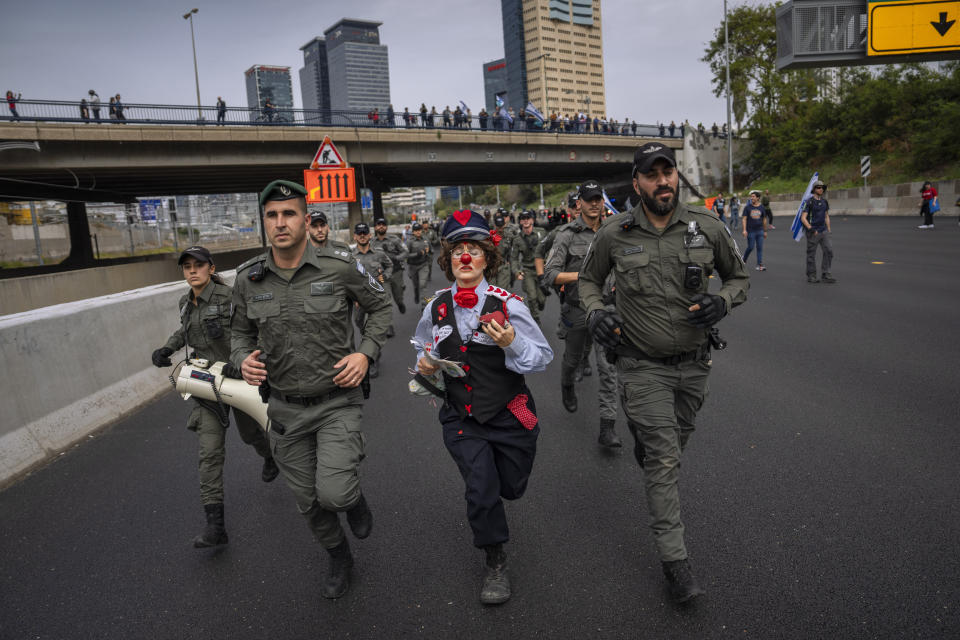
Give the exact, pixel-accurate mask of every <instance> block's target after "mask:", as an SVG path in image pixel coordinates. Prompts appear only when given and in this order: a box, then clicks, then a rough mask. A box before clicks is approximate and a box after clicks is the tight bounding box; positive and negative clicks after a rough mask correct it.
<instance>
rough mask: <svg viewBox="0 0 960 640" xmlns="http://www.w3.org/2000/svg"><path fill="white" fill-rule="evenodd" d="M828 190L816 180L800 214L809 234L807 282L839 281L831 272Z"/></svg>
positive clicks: (832, 282) (831, 251) (807, 234)
mask: <svg viewBox="0 0 960 640" xmlns="http://www.w3.org/2000/svg"><path fill="white" fill-rule="evenodd" d="M826 190H827V185H826V184H824V182H823V181H822V180H817V181H816V182H814V183H813V195H811V196H810V197H809V198H808V199H807V200H806V201H805V202H804V203H803V208H802V210H801V214H800V223H801V224H803V226H804V228H805V229H806V236H807V282H809V283H811V284H812V283H816V282H826V283H827V284H834V283H835V282H836V281H837V280H836V278H834V277H833V275H831V273H830V265H831V264H832V263H833V243H831V242H830V203H829V202H827V199H826V198H824V197H823V192H824V191H826ZM817 247H820V252H821V254H822V259H821V263H820V271H821V274H820V278H817ZM757 255H758V256H759V255H760V254H759V253H758V254H757Z"/></svg>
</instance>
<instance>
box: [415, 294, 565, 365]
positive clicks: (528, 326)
mask: <svg viewBox="0 0 960 640" xmlns="http://www.w3.org/2000/svg"><path fill="white" fill-rule="evenodd" d="M489 286H490V285H488V284H487V280H486V278H484V279H483V280H482V281H481V282H480V284H478V285H477V288H476V294H477V304H475V305H474V306H473V308H471V309H466V308H464V307H461V306H460V305H458V304H457V303H456V302H454V304H453V317H454V318H455V319H456V321H457V331H458V332H459V333H460V340H461V342H463V343H464V344H466V343H467V342H468V341H469V340H476V341H480V342H483V343H484V344H491V345H492V344H496V343H495V342H493V338H491V337H490V336H488V335H487V334H485V333H484V332H483V331H481V330H480V329H479V326H480V311H481V309H483V303H484V301H485V300H486V299H487V293H486V292H487V289H488V288H489ZM457 290H458V289H457V285H456V283H454V285H453V287H451V293H453V294H454V295H456V293H457ZM432 309H433V304H432V303H431V304H428V305H427V306H426V308H425V309H424V310H423V314H422V315H421V316H420V321H419V322H418V323H417V331H416V333H415V334H414V342H415V348H416V350H417V360H419V359H420V358H422V357H423V353H424V347H423V345H430V348H431V351H432V350H433V345H434V342H435V341H436V339H437V337H438V336H439V327H437V326H436V325H434V324H433V317H432V315H431V311H432ZM507 312H508V314H509V316H510V324H512V325H513V330H514V334H515V335H514V338H513V342H511V343H510V344H509V345H508V346H507V347H506V348H505V349H504V350H503V354H504V364H505V365H506V367H507V369H509V370H510V371H513V372H515V373H519V374H521V375H523V374H527V373H535V372H537V371H543V370H544V369H546V368H547V365H548V364H550V361H551V360H553V349H551V348H550V344H549V343H547V339H546V338H544V337H543V332H542V331H540V327H539V326H537V323H536V322H534V321H533V317H532V316H531V315H530V310H529V309H527V305H526V304H524V303H523V301H522V300H520V299H519V298H516V297H513V298H510V299H508V300H507Z"/></svg>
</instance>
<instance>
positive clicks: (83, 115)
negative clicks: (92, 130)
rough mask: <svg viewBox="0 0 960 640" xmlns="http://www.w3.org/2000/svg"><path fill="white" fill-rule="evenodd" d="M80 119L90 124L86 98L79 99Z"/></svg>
mask: <svg viewBox="0 0 960 640" xmlns="http://www.w3.org/2000/svg"><path fill="white" fill-rule="evenodd" d="M80 119H81V120H83V121H84V122H90V109H89V108H88V107H87V99H86V98H80Z"/></svg>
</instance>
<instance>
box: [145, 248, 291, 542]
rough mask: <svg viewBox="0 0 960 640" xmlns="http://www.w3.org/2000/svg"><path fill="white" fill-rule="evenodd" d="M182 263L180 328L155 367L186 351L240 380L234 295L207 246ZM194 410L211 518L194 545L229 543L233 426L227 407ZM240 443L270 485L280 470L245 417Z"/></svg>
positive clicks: (191, 422) (202, 405) (190, 424)
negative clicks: (229, 434)
mask: <svg viewBox="0 0 960 640" xmlns="http://www.w3.org/2000/svg"><path fill="white" fill-rule="evenodd" d="M178 264H179V265H180V266H181V268H182V269H183V277H184V279H185V280H186V281H187V284H189V285H190V292H189V293H187V294H186V295H184V296H183V297H182V298H180V325H181V326H180V328H179V329H177V330H176V331H175V332H174V333H173V335H172V336H170V339H169V340H167V343H166V344H165V345H164V346H162V347H161V348H159V349H157V350H156V351H154V352H153V364H154V365H155V366H157V367H169V366H170V364H171V363H170V356H171V355H172V354H173V352H174V351H176V350H178V349H180V348H181V347H183V346H187V349H188V351H189V350H191V349H192V350H193V353H195V354H196V357H197V358H205V359H207V360H209V361H210V362H225V363H227V364H225V365H224V367H223V374H224V375H226V376H229V377H231V378H239V377H240V373H239V372H238V371H237V370H236V369H235V368H234V367H233V365H231V364H230V362H229V357H230V299H231V296H232V290H231V289H230V287H228V286H227V285H226V284H224V283H223V280H221V279H220V276H218V275H216V274H215V271H216V267H215V266H214V264H213V258H212V257H211V256H210V252H209V251H207V249H205V248H204V247H198V246H195V247H189V248H187V249H185V250H184V252H183V253H182V254H180V260H179V261H178ZM194 400H195V402H196V405H195V406H194V408H193V411H192V412H191V413H190V418H189V419H188V420H187V428H188V429H190V430H191V431H196V432H197V437H198V438H199V445H200V497H201V499H202V500H203V509H204V511H205V512H206V516H207V526H206V528H205V529H204V530H203V533H202V534H200V535H199V536H197V537H196V538H194V540H193V546H194V547H197V548H201V547H213V546H217V545H221V544H226V543H227V531H226V529H225V528H224V522H223V460H224V456H225V454H226V447H225V446H224V444H225V440H226V428H227V426H228V425H229V424H230V422H229V421H230V414H229V409H230V408H229V407H228V406H226V405H222V404H217V403H212V402H208V401H206V400H199V399H196V398H194ZM236 423H237V431H239V432H240V438H241V439H242V440H243V441H244V442H245V443H247V444H249V445H250V446H252V447H253V448H254V449H256V451H257V453H258V454H260V456H261V457H262V458H263V470H262V472H261V478H262V479H263V481H264V482H271V481H272V480H273V479H275V478H276V477H277V474H278V473H279V470H278V469H277V465H276V463H275V462H274V461H273V456H272V455H271V454H270V448H269V445H268V444H267V440H266V438H265V437H264V434H263V431H262V430H261V429H260V426H259V425H258V424H257V422H256V421H255V420H254V419H253V418H251V417H250V416H248V415H247V414H245V413H243V412H241V411H237V412H236Z"/></svg>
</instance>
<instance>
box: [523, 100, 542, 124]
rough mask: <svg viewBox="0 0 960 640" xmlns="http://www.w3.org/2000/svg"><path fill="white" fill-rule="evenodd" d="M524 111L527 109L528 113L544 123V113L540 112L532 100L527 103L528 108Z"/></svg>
mask: <svg viewBox="0 0 960 640" xmlns="http://www.w3.org/2000/svg"><path fill="white" fill-rule="evenodd" d="M524 111H526V112H527V113H529V114H530V115H532V116H533V117H534V118H536V119H537V122H539V123H540V124H543V114H542V113H540V112H539V111H538V110H537V108H536V107H535V106H533V103H532V102H528V103H527V108H526V109H524Z"/></svg>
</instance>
